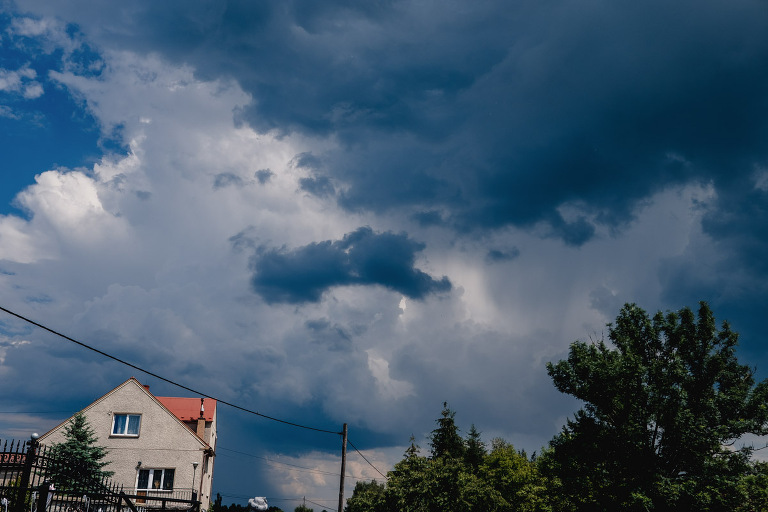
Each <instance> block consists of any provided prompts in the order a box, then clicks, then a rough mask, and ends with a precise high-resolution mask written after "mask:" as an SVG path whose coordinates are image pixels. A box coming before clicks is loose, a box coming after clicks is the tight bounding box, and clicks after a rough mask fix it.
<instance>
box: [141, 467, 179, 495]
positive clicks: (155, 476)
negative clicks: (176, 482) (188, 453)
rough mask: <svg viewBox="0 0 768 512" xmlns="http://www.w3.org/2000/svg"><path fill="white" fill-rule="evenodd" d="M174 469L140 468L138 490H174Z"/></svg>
mask: <svg viewBox="0 0 768 512" xmlns="http://www.w3.org/2000/svg"><path fill="white" fill-rule="evenodd" d="M174 473H175V470H174V469H140V470H139V480H138V482H137V483H136V490H137V491H172V490H173V475H174Z"/></svg>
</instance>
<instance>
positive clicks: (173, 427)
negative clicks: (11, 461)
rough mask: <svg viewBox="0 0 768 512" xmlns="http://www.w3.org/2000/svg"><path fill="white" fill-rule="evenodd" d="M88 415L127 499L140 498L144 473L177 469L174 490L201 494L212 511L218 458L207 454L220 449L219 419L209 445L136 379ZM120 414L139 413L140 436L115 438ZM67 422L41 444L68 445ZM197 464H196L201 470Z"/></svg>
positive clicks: (95, 405)
mask: <svg viewBox="0 0 768 512" xmlns="http://www.w3.org/2000/svg"><path fill="white" fill-rule="evenodd" d="M83 413H84V414H85V416H86V418H87V419H88V422H89V423H90V425H91V427H92V428H93V430H94V432H95V433H96V436H98V441H97V443H98V444H99V445H100V446H104V447H105V448H106V449H107V451H108V452H109V453H108V455H107V456H106V458H105V460H108V461H110V464H109V465H108V466H106V467H105V468H104V469H105V470H108V471H113V472H114V476H113V477H112V481H113V482H115V483H118V484H120V485H122V486H123V488H124V489H125V491H126V494H135V492H136V485H137V482H138V474H139V473H138V472H139V469H171V468H172V469H174V483H173V488H174V491H182V490H188V491H191V490H193V489H194V490H195V491H196V492H198V495H199V497H198V499H200V501H201V502H202V503H201V507H202V509H203V510H206V509H207V508H208V505H209V503H210V499H211V488H212V483H213V457H211V456H209V455H206V449H207V448H208V447H209V446H210V448H212V449H215V446H216V416H215V415H214V417H213V421H212V422H209V423H210V426H208V425H206V427H207V428H206V432H205V434H206V438H208V439H210V442H209V444H208V443H205V442H204V441H202V440H201V439H200V438H199V437H198V436H197V435H196V434H195V433H193V432H192V431H191V430H190V429H189V428H188V427H187V426H186V425H184V423H182V422H181V421H180V420H179V419H178V418H176V416H174V415H173V413H171V412H170V411H168V409H166V408H165V407H164V406H163V405H162V404H160V402H158V401H157V400H156V399H155V398H154V396H152V395H151V394H150V393H149V392H148V391H147V390H146V389H144V387H143V386H142V385H141V384H140V383H139V382H138V381H137V380H136V379H133V378H131V379H129V380H127V381H126V382H124V383H123V384H121V385H120V386H118V387H117V388H115V389H114V390H112V391H111V392H109V393H108V394H106V395H104V396H103V397H102V398H100V399H99V400H97V401H96V402H94V403H93V404H91V405H89V406H88V407H86V408H85V409H83ZM115 414H140V415H141V424H140V427H139V435H138V437H128V436H115V435H112V422H113V418H114V415H115ZM68 423H69V420H67V421H65V422H64V423H62V424H61V425H59V426H57V427H56V428H54V429H53V430H51V431H50V432H48V433H46V434H45V435H43V436H42V437H41V438H40V441H41V442H42V443H44V444H47V445H52V444H54V443H58V442H63V441H64V428H65V426H66V425H67V424H68ZM209 452H210V450H209ZM206 458H207V459H208V461H207V462H208V463H207V465H206V461H205V459H206ZM194 462H197V468H196V469H194V467H193V463H194ZM139 463H140V464H141V465H139ZM206 466H207V467H206ZM193 475H194V482H193V480H192V479H193ZM169 494H170V493H169Z"/></svg>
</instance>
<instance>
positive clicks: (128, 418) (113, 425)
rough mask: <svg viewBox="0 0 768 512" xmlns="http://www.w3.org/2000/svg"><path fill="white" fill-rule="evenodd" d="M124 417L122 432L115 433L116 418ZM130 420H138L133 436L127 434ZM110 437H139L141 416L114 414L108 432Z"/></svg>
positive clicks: (123, 413) (125, 413) (124, 413)
mask: <svg viewBox="0 0 768 512" xmlns="http://www.w3.org/2000/svg"><path fill="white" fill-rule="evenodd" d="M121 416H125V425H124V427H123V431H122V432H115V427H116V426H117V418H118V417H121ZM131 418H138V419H139V420H138V421H139V425H138V427H137V428H136V433H135V434H129V433H128V427H129V425H130V424H131ZM109 432H110V434H109V435H110V437H139V433H141V414H132V413H127V412H122V413H115V414H113V415H112V429H111V430H110V431H109Z"/></svg>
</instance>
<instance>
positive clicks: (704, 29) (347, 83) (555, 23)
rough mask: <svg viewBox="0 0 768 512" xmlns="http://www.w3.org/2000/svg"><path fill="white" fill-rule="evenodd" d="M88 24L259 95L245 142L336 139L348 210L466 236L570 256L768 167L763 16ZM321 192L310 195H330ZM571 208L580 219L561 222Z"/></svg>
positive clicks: (148, 14)
mask: <svg viewBox="0 0 768 512" xmlns="http://www.w3.org/2000/svg"><path fill="white" fill-rule="evenodd" d="M75 3H76V2H75ZM72 8H73V7H72V5H69V6H67V7H61V6H58V7H57V6H46V7H45V9H47V10H52V11H56V10H64V9H72ZM41 9H42V7H41ZM97 10H99V11H108V12H99V13H97V14H93V16H94V18H93V19H94V20H95V19H96V18H98V20H99V24H98V25H97V24H96V23H95V22H93V21H92V22H90V23H91V26H90V27H89V33H92V34H95V37H96V38H97V39H98V40H99V41H100V42H102V43H103V44H115V43H117V44H121V45H125V44H128V45H132V46H133V48H134V49H137V50H140V51H159V52H162V53H163V54H164V55H165V56H166V57H168V58H170V59H172V60H174V61H178V62H187V63H190V64H192V65H193V66H195V69H196V71H197V73H198V75H199V76H200V77H202V78H218V77H227V78H229V77H233V78H235V79H237V81H238V82H239V83H240V84H241V86H242V87H243V88H244V89H245V90H246V91H248V92H249V93H251V94H252V96H253V98H254V101H253V102H252V104H250V105H249V106H247V107H246V108H244V109H243V110H242V111H241V112H239V113H238V117H239V119H240V120H241V121H243V122H247V123H249V124H250V125H252V126H253V127H254V128H256V129H257V130H262V131H266V130H275V131H276V132H277V133H279V134H286V133H290V132H299V133H303V134H307V135H313V136H334V137H335V140H337V141H338V142H339V147H338V148H337V149H336V150H330V151H328V152H326V153H324V154H323V156H322V169H323V176H324V177H325V178H327V179H329V180H330V181H331V182H333V183H336V184H337V185H338V187H337V188H338V190H343V193H340V194H339V196H338V201H339V203H340V204H341V205H342V206H343V207H345V208H349V209H353V210H370V211H374V212H383V211H388V210H394V209H397V210H398V211H403V209H405V211H406V213H407V212H408V211H410V212H411V213H414V214H417V215H418V214H419V212H430V211H442V212H447V213H446V215H445V216H444V217H443V219H444V220H445V222H446V223H448V224H449V225H453V226H454V227H455V228H456V229H459V230H461V231H475V230H484V229H495V228H500V227H504V226H509V225H514V226H518V227H523V228H530V227H533V226H537V225H541V224H543V225H545V226H549V229H544V230H541V231H537V232H539V233H541V234H543V235H544V236H554V237H558V238H561V239H562V240H564V241H565V242H566V243H567V244H570V245H575V246H578V245H581V244H583V243H585V242H586V241H588V240H590V239H591V238H592V237H593V236H594V233H595V232H596V231H595V228H596V226H598V225H603V226H607V227H609V228H611V229H612V230H619V229H621V228H623V227H624V226H625V225H626V224H627V223H628V222H631V221H632V220H633V218H634V212H635V209H636V208H637V206H638V205H640V204H642V203H643V201H644V200H646V199H647V198H648V197H649V196H650V195H652V194H654V193H656V192H658V191H660V190H662V189H664V188H665V187H668V186H674V185H679V184H683V183H688V182H690V181H692V180H695V181H700V182H713V183H714V184H715V185H720V183H721V181H722V180H724V179H729V178H726V177H727V176H732V175H737V176H738V175H741V176H743V175H745V174H746V173H749V172H751V169H752V168H753V166H754V165H755V164H759V163H761V162H763V163H764V162H765V161H766V160H767V159H768V146H767V145H766V144H765V140H766V138H767V136H768V92H767V91H768V66H765V62H766V61H767V60H768V35H766V34H768V16H766V15H765V3H764V2H762V1H758V0H735V1H733V2H728V3H723V2H718V1H714V0H705V1H695V2H694V1H692V0H683V1H681V2H663V1H660V0H656V1H651V2H643V3H637V4H626V3H621V4H617V3H615V2H610V1H607V0H605V1H597V2H590V3H587V4H584V3H583V2H575V1H557V2H525V1H519V2H506V1H501V0H498V1H494V0H488V1H481V2H472V3H471V4H470V3H468V2H458V1H457V2H450V1H449V2H440V3H434V4H430V3H425V2H406V1H392V2H373V3H366V5H365V6H357V5H353V4H352V2H349V1H347V0H343V1H341V0H340V1H335V2H334V1H328V2H322V3H320V2H310V3H307V2H296V1H282V0H281V1H262V2H247V1H229V2H217V3H207V2H206V3H203V2H188V1H185V2H144V3H138V2H134V3H131V5H130V7H125V6H112V7H99V8H97ZM115 11H117V12H115ZM92 12H93V9H82V12H81V13H78V14H76V15H75V16H80V19H81V20H82V22H83V23H88V22H89V18H88V16H90V15H91V14H89V13H92ZM67 14H69V15H70V16H73V13H72V12H68V13H67ZM105 19H112V20H114V21H113V22H111V23H105V22H104V20H105ZM304 160H306V161H304ZM295 163H296V165H299V166H303V167H306V168H309V169H312V170H317V169H318V168H319V163H320V162H319V160H318V159H317V157H315V156H313V155H306V156H305V157H302V158H300V159H298V160H297V161H296V162H295ZM307 179H308V180H317V179H318V178H317V177H314V178H312V177H310V178H307ZM323 183H325V182H323ZM323 183H320V182H317V181H307V182H306V183H305V184H303V185H302V186H303V187H305V188H306V190H308V191H310V192H312V193H314V192H313V191H317V190H320V191H321V192H323V195H324V196H327V197H331V195H330V190H329V189H328V188H327V187H322V186H321V187H320V188H319V189H318V187H317V186H318V185H323ZM563 205H576V207H577V208H578V209H579V214H578V215H575V216H573V217H568V218H567V219H566V218H563V216H562V215H561V213H560V212H561V208H562V206H563ZM725 207H726V208H727V205H725ZM427 220H428V219H427Z"/></svg>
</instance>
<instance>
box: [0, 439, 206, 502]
mask: <svg viewBox="0 0 768 512" xmlns="http://www.w3.org/2000/svg"><path fill="white" fill-rule="evenodd" d="M63 466H64V467H66V468H67V470H68V471H69V472H71V473H74V474H75V475H77V474H83V475H85V474H87V472H85V471H83V472H78V469H80V468H77V467H73V466H72V465H71V464H70V463H69V462H67V461H62V460H57V459H56V455H55V453H54V451H53V450H52V449H51V448H50V447H48V446H44V445H41V444H40V443H38V442H37V440H36V439H30V440H29V441H18V440H15V441H14V440H10V441H9V440H6V441H5V442H3V441H2V440H0V509H1V511H2V512H123V508H127V509H130V510H131V511H132V512H145V511H146V510H166V509H175V510H187V511H189V512H199V507H200V502H199V501H197V496H196V495H195V494H194V493H190V495H189V497H187V496H186V495H185V494H186V493H183V494H182V493H170V494H162V495H159V494H155V493H149V495H147V494H146V493H142V494H144V495H141V496H139V495H131V494H126V493H125V492H123V488H122V486H119V485H117V484H115V483H114V482H112V481H111V480H110V479H109V478H102V479H92V478H82V479H76V480H75V483H74V484H73V483H71V482H70V484H69V485H67V486H66V488H62V489H57V488H56V484H55V482H54V481H53V480H54V479H55V478H54V470H55V468H61V467H63ZM182 492H183V491H182ZM126 512H127V511H126Z"/></svg>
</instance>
